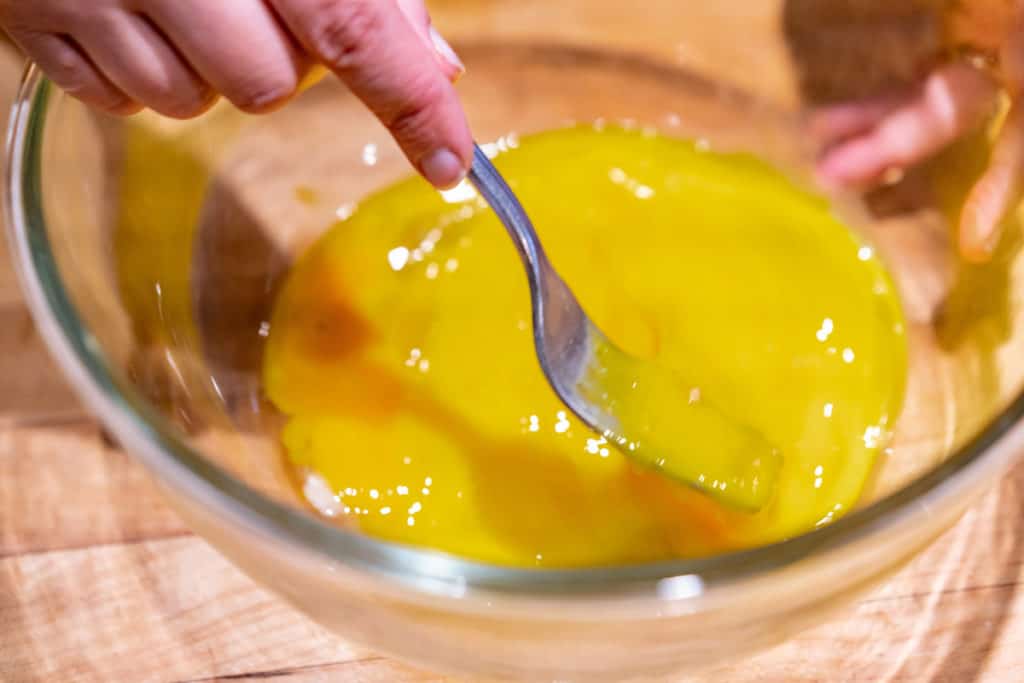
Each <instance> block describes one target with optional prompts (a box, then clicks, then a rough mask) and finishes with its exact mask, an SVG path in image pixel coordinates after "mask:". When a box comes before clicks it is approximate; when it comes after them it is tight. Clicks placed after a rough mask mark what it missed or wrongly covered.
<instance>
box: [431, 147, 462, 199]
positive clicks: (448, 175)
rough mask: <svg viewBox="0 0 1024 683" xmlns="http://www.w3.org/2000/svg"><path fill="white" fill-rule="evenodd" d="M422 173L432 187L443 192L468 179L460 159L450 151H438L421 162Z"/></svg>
mask: <svg viewBox="0 0 1024 683" xmlns="http://www.w3.org/2000/svg"><path fill="white" fill-rule="evenodd" d="M420 172H422V173H423V177H424V178H426V179H427V180H428V181H429V182H430V184H431V185H433V186H434V187H436V188H438V189H441V190H448V189H451V188H453V187H455V186H456V185H458V184H459V183H460V182H462V179H463V178H465V177H466V169H465V168H464V167H463V165H462V162H461V161H460V160H459V157H457V156H455V153H454V152H452V151H451V150H448V149H443V148H442V149H438V150H435V151H433V152H431V153H430V154H428V155H427V156H425V157H424V158H423V160H422V161H420Z"/></svg>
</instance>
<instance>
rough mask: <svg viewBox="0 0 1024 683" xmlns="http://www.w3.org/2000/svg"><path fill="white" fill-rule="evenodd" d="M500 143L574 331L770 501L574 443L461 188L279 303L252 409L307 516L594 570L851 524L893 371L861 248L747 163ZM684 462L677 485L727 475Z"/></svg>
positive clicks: (500, 262)
mask: <svg viewBox="0 0 1024 683" xmlns="http://www.w3.org/2000/svg"><path fill="white" fill-rule="evenodd" d="M513 142H516V144H514V145H505V147H511V148H509V149H507V150H506V151H503V152H502V153H500V154H499V155H498V156H497V158H496V159H495V163H496V164H497V165H498V167H499V168H500V170H501V171H502V172H503V174H504V175H505V176H506V177H507V178H508V179H509V181H510V183H511V185H512V187H513V189H514V190H515V191H516V193H517V194H518V196H519V197H520V199H521V200H522V202H523V204H524V206H525V207H526V208H527V211H528V212H529V213H530V215H531V218H532V219H533V222H534V224H535V226H536V228H537V231H538V233H539V235H540V237H541V240H542V241H543V243H544V245H545V248H546V249H547V251H548V255H549V257H550V259H551V261H552V263H553V264H554V266H555V267H556V268H557V269H558V270H559V272H560V273H561V274H562V276H563V277H564V278H565V280H566V281H567V282H568V283H569V284H570V286H571V287H572V289H573V290H574V292H575V293H576V295H577V297H578V298H579V300H580V302H581V303H582V305H583V307H584V308H585V309H586V311H587V313H588V314H589V315H590V316H591V318H592V319H593V320H594V321H595V323H596V324H597V325H598V326H599V327H600V328H601V329H602V330H604V331H605V332H606V333H607V334H608V336H609V337H610V338H611V339H612V340H613V341H614V342H615V343H616V344H618V345H619V346H621V347H622V348H623V349H625V350H626V351H628V352H629V353H631V354H634V355H636V356H639V357H642V358H645V359H651V360H653V361H656V362H657V363H659V364H661V365H662V366H664V367H667V368H671V369H672V370H673V371H674V372H676V373H678V374H679V375H680V376H681V377H685V378H686V380H687V382H688V385H690V386H692V391H691V393H692V394H693V398H706V399H708V400H710V401H713V402H714V405H716V406H717V407H718V408H719V409H720V410H721V411H723V413H724V414H727V415H729V416H732V417H734V418H735V419H738V420H741V421H742V422H743V424H745V425H749V426H750V427H751V428H752V429H754V430H756V431H757V432H758V433H760V434H763V435H764V436H765V438H767V439H768V440H769V441H770V442H771V443H772V444H774V445H775V446H777V447H778V449H779V453H780V454H781V469H780V470H779V472H778V475H777V477H776V479H775V481H774V485H773V489H774V490H773V493H772V496H771V499H770V500H769V501H768V503H767V505H765V506H764V507H763V508H762V509H761V510H760V511H759V512H757V513H750V512H746V511H742V510H738V509H732V508H730V507H728V506H725V505H722V504H721V503H720V502H718V501H716V500H713V499H711V498H709V497H708V496H706V495H704V494H702V493H700V492H698V491H695V490H693V489H691V488H689V487H687V486H684V485H681V484H680V483H678V482H676V481H673V480H671V479H669V478H667V477H664V476H662V475H659V474H658V473H657V472H655V471H651V470H646V469H644V468H642V467H640V466H638V465H636V464H635V463H633V462H632V461H630V460H629V459H628V458H627V457H625V456H624V455H623V454H622V453H620V452H619V451H618V450H617V449H616V448H615V447H614V446H613V445H612V444H610V443H608V442H607V441H606V440H605V439H603V438H602V437H601V436H599V435H597V434H595V433H593V432H591V431H590V430H589V429H587V428H586V427H585V426H583V425H582V424H581V423H580V422H578V421H577V420H576V419H575V418H574V417H573V416H572V415H571V414H570V413H569V411H568V410H567V409H566V408H565V407H564V406H563V405H562V404H561V403H560V402H559V400H558V398H557V397H556V396H555V395H554V393H553V392H552V390H551V389H550V388H549V386H548V384H547V383H546V381H545V378H544V376H543V374H542V372H541V370H540V367H539V365H538V362H537V358H536V355H535V352H534V348H533V343H532V336H531V335H532V330H531V322H530V321H531V312H530V298H529V290H528V286H527V283H526V279H525V277H524V274H523V271H522V265H521V264H520V262H519V259H518V256H517V254H516V252H515V250H514V248H513V247H512V245H511V244H510V243H509V240H508V236H507V235H506V233H505V230H504V229H503V227H502V226H501V224H500V223H499V222H498V220H497V218H496V217H495V216H494V215H493V213H492V212H491V211H490V210H489V209H488V208H487V206H486V204H485V203H484V202H483V201H482V200H481V199H480V198H479V197H478V196H477V195H476V193H475V192H473V191H472V189H471V188H470V187H469V186H468V185H466V184H463V185H461V186H460V187H458V188H456V189H455V190H453V191H450V192H447V193H443V194H439V193H437V192H436V191H434V190H433V189H431V188H430V187H428V186H427V185H426V183H424V182H423V181H422V180H419V179H410V180H408V181H405V182H401V183H399V184H397V185H395V186H393V187H390V188H387V189H385V190H383V191H381V192H379V193H377V194H375V195H373V196H372V197H369V198H367V199H366V200H365V201H364V202H362V204H361V205H360V206H359V208H358V210H357V211H355V213H354V214H353V215H352V216H351V217H349V218H348V219H346V220H344V221H342V222H340V223H338V224H337V225H336V226H334V227H333V228H332V229H331V230H330V231H329V232H327V233H326V234H325V235H324V236H323V237H322V238H321V239H320V240H319V241H318V242H317V243H316V244H315V245H314V246H313V247H312V248H310V249H309V251H308V252H307V253H306V254H305V255H304V256H303V257H302V258H301V259H300V260H299V262H298V263H297V264H296V266H295V268H294V269H293V271H292V272H291V273H290V274H289V276H288V279H287V282H286V284H285V286H284V288H283V289H282V291H281V293H280V295H279V298H278V300H277V303H276V307H275V313H274V316H273V320H272V324H271V331H270V335H269V339H268V342H267V347H266V352H265V357H264V380H265V386H266V391H267V394H268V396H269V397H270V399H271V400H272V401H273V402H274V403H275V405H276V406H277V407H278V409H279V410H280V411H281V412H282V413H283V414H284V415H285V416H286V418H287V424H286V426H285V427H284V430H283V433H282V442H283V444H284V449H285V451H286V454H287V458H288V460H289V462H290V464H291V465H292V466H293V467H294V468H295V471H296V473H297V474H298V475H299V477H300V481H302V482H304V484H305V486H306V489H307V493H310V499H311V500H315V502H316V503H317V507H318V508H319V509H320V510H321V511H322V512H323V513H325V514H327V515H329V516H333V517H336V518H337V519H338V520H339V521H340V522H342V523H345V524H347V525H349V526H352V527H354V528H357V529H359V530H360V531H361V532H363V533H366V534H368V535H371V536H373V537H377V538H381V539H386V540H390V541H396V542H400V543H406V544H411V545H415V546H421V547H428V548H433V549H437V550H442V551H447V552H450V553H454V554H457V555H461V556H464V557H467V558H471V559H475V560H480V561H484V562H489V563H495V564H501V565H510V566H545V567H583V566H608V565H616V564H624V563H634V562H644V561H654V560H664V559H670V558H679V557H695V556H703V555H708V554H712V553H716V552H722V551H727V550H734V549H739V548H744V547H751V546H756V545H761V544H765V543H769V542H773V541H777V540H781V539H784V538H786V537H790V536H793V535H796V534H799V533H802V532H804V531H807V530H809V529H812V528H814V527H815V526H816V525H820V524H824V523H827V522H829V521H831V520H832V519H834V518H836V517H837V516H839V515H841V514H843V513H844V512H846V511H847V510H848V509H849V508H850V507H851V506H852V505H854V504H855V503H856V501H857V497H858V495H859V494H860V492H861V490H862V488H863V486H864V483H865V481H866V479H867V478H868V476H869V474H870V472H871V469H872V465H873V461H874V459H875V456H876V454H877V453H878V451H879V449H880V448H881V447H882V446H883V445H884V439H885V437H886V434H887V433H888V431H889V430H890V429H891V427H892V423H893V420H894V419H895V417H896V415H897V414H898V412H899V408H900V405H901V401H902V397H903V387H904V381H905V375H906V362H907V361H906V342H905V339H904V332H903V318H902V314H901V310H900V307H899V302H898V299H897V296H896V294H895V292H894V290H893V287H892V284H891V282H890V279H889V278H888V276H887V274H886V272H885V270H884V268H883V266H882V265H881V264H880V262H879V261H878V259H877V258H876V256H875V254H874V252H873V250H872V249H871V247H870V246H869V245H867V244H865V243H864V242H862V241H861V240H860V239H859V238H858V237H857V236H856V235H855V234H854V233H853V232H851V231H850V230H849V229H848V228H847V227H846V226H844V225H843V224H842V223H840V222H838V221H837V220H836V218H834V217H833V215H832V213H831V212H830V210H829V207H828V205H827V204H826V203H825V202H824V200H821V199H819V198H816V197H814V196H813V195H810V194H807V193H805V192H804V191H802V190H800V189H798V188H797V187H795V186H794V185H792V184H791V183H790V182H788V181H787V180H786V178H785V177H784V176H783V175H781V174H780V173H779V172H777V171H775V170H774V169H772V168H771V167H770V166H768V165H766V164H765V163H763V162H761V161H758V160H756V159H754V158H752V157H749V156H744V155H734V154H729V155H727V154H720V153H715V152H712V151H708V150H706V149H704V148H703V146H701V145H696V144H694V143H691V142H687V141H681V140H675V139H670V138H666V137H661V136H657V135H648V134H644V133H641V132H637V131H627V130H621V129H613V128H606V129H603V130H601V131H598V130H595V129H594V128H591V127H578V128H572V129H568V130H560V131H552V132H549V133H544V134H540V135H535V136H531V137H527V138H523V139H522V140H520V141H513ZM673 438H674V439H676V440H678V443H676V444H675V447H676V449H677V450H678V457H679V458H682V459H690V460H689V461H688V462H694V463H698V464H699V463H700V462H701V459H702V458H710V457H713V454H714V453H715V451H716V444H715V443H714V442H713V437H711V436H709V435H708V434H705V433H702V432H700V431H699V430H698V431H697V432H695V433H692V434H690V433H680V434H679V435H678V436H676V434H675V432H673ZM313 489H315V491H313ZM314 494H315V495H314Z"/></svg>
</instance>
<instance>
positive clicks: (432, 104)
mask: <svg viewBox="0 0 1024 683" xmlns="http://www.w3.org/2000/svg"><path fill="white" fill-rule="evenodd" d="M405 92H406V93H407V95H406V97H405V98H403V99H402V101H401V102H399V103H397V104H396V105H395V106H394V108H393V110H392V111H390V112H387V113H386V114H385V115H384V116H382V119H383V121H384V124H385V125H386V126H387V127H388V129H389V130H390V131H391V132H392V133H393V134H394V135H395V137H397V138H399V139H400V140H403V141H405V142H406V143H407V144H412V145H414V146H416V145H419V144H420V143H426V142H428V139H427V138H429V137H430V136H431V135H432V131H433V129H434V126H433V125H431V124H432V120H433V118H434V116H435V111H436V107H437V105H438V103H440V102H441V100H442V98H443V97H444V93H443V90H442V87H441V82H440V81H439V80H438V79H427V78H421V82H412V83H409V84H408V86H407V90H405Z"/></svg>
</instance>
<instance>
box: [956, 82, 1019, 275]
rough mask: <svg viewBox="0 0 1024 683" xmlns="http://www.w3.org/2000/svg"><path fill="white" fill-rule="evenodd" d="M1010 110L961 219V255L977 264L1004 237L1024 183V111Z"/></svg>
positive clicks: (989, 255)
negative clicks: (1003, 231)
mask: <svg viewBox="0 0 1024 683" xmlns="http://www.w3.org/2000/svg"><path fill="white" fill-rule="evenodd" d="M1021 104H1022V103H1020V102H1017V103H1014V104H1013V105H1012V106H1011V107H1010V112H1009V113H1008V114H1007V117H1006V120H1005V121H1004V122H1003V126H1002V128H1001V129H1000V131H999V136H998V137H997V138H996V141H995V145H994V146H993V148H992V157H991V159H990V161H989V166H988V169H986V171H985V173H984V175H982V177H981V179H980V180H978V182H977V183H975V185H974V187H973V188H971V192H970V194H969V195H968V196H967V201H965V202H964V208H963V211H962V213H961V215H960V253H961V254H963V256H964V258H966V259H967V260H968V261H971V262H974V263H984V262H985V261H987V260H988V259H989V258H991V256H992V253H993V252H994V251H995V249H996V247H997V246H999V238H1000V237H1001V236H1002V228H1003V225H1002V223H1003V220H1004V219H1005V218H1006V216H1007V215H1008V214H1009V213H1010V212H1011V211H1013V210H1014V208H1016V205H1017V203H1018V202H1019V201H1020V198H1021V194H1022V191H1024V187H1022V180H1024V108H1022V106H1021Z"/></svg>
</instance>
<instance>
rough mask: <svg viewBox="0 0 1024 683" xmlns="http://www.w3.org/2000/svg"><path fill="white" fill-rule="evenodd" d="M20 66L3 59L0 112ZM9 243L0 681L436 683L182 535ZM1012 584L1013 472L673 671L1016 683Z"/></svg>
mask: <svg viewBox="0 0 1024 683" xmlns="http://www.w3.org/2000/svg"><path fill="white" fill-rule="evenodd" d="M737 45H739V43H738V44H737ZM734 47H735V46H734ZM18 68H19V64H18V61H17V60H16V59H12V58H11V57H10V55H6V56H5V57H3V58H2V59H0V105H2V106H4V107H6V105H7V103H8V102H9V101H10V99H11V89H12V87H13V83H14V82H15V80H13V79H14V75H16V73H17V70H18ZM5 249H6V248H5V246H4V244H3V242H2V241H0V377H2V378H3V379H2V384H0V386H2V388H3V390H2V391H0V682H3V683H7V682H13V683H22V682H30V681H85V682H89V681H104V682H105V681H118V682H120V681H125V682H134V681H153V682H154V683H164V682H167V683H169V682H186V681H188V682H197V681H266V680H283V681H284V680H286V681H289V682H294V683H304V682H310V683H312V682H316V681H340V682H342V683H348V682H360V683H372V682H376V681H379V682H385V681H386V682H394V683H403V682H413V681H442V680H449V679H446V678H442V677H438V676H435V675H432V674H430V673H426V672H420V671H415V670H412V669H409V668H407V667H405V666H404V665H401V664H398V663H395V662H393V661H391V660H389V659H387V658H386V657H382V656H380V655H378V654H374V653H370V652H366V651H362V650H359V649H356V648H354V647H352V646H350V645H348V644H346V643H345V642H343V641H341V640H338V639H337V638H335V637H333V636H332V635H330V634H328V633H326V632H325V631H324V630H322V629H321V628H320V627H318V626H316V625H314V624H312V623H311V622H309V621H308V620H307V619H305V618H304V617H303V616H302V615H300V614H298V613H296V612H295V611H293V610H292V609H291V608H290V607H288V606H287V605H285V604H284V603H283V602H281V601H279V600H277V599H276V598H274V597H273V596H271V595H269V594H268V593H267V592H265V591H264V590H262V589H261V588H260V587H259V586H257V585H255V584H253V583H252V582H251V581H250V580H248V579H247V578H246V577H244V576H243V575H242V574H241V573H240V572H238V571H237V570H235V569H234V568H233V567H232V566H231V565H229V564H228V563H227V562H226V561H225V560H224V559H222V558H221V557H220V556H219V555H218V554H217V553H216V552H215V551H213V550H212V549H211V548H210V547H209V546H208V545H206V544H205V543H204V542H203V541H202V540H201V539H199V538H198V537H196V536H194V535H192V534H191V533H190V532H189V531H188V530H187V529H186V528H185V527H184V526H183V524H182V523H181V522H180V521H179V519H178V518H177V517H176V516H175V514H174V513H173V512H172V511H171V510H170V509H169V508H167V507H166V506H165V505H164V503H163V502H162V500H161V497H160V494H159V492H158V491H157V489H156V488H155V487H154V486H153V484H152V483H151V482H150V481H149V480H148V479H147V477H146V476H145V474H144V473H143V472H142V471H141V468H140V467H139V466H138V465H136V464H135V463H134V462H133V461H132V459H131V457H130V456H128V455H126V454H124V453H122V452H120V451H119V450H117V449H115V448H112V447H111V446H110V445H109V444H108V443H106V442H105V440H104V439H103V438H102V435H101V432H100V430H99V428H98V427H97V425H96V424H95V423H94V422H93V421H92V420H91V418H90V417H89V416H88V414H87V412H86V411H85V410H83V408H82V407H81V406H80V404H79V403H78V402H77V401H76V400H75V398H74V397H73V396H72V395H71V393H70V392H69V391H68V390H67V388H66V387H65V385H64V383H63V381H62V379H61V377H60V374H59V372H57V371H56V369H55V368H54V366H53V364H52V362H51V361H50V360H49V358H48V357H47V355H46V353H45V352H44V350H43V348H42V344H41V342H40V340H39V338H38V336H37V334H36V332H35V330H34V328H33V326H32V323H31V320H30V318H29V316H28V313H27V311H26V310H25V308H24V305H23V303H22V301H21V298H20V295H19V293H18V291H17V287H16V285H15V281H14V277H13V274H12V271H11V269H10V266H9V258H8V255H7V254H6V253H5ZM1022 581H1024V468H1018V469H1017V470H1016V471H1015V472H1013V473H1012V474H1011V475H1010V476H1008V477H1007V478H1006V479H1005V481H1004V482H1002V484H1001V485H1000V486H998V487H996V488H994V489H993V491H992V492H991V494H990V495H989V496H987V497H986V498H985V499H984V500H983V501H982V502H981V503H980V504H979V505H978V506H976V507H975V508H974V509H972V510H971V511H970V512H969V513H968V514H967V515H966V516H965V518H964V519H963V520H962V521H961V522H960V523H959V524H958V525H957V526H956V527H955V528H953V529H952V530H951V531H950V532H948V533H947V534H946V535H945V536H944V537H943V538H942V539H941V540H940V541H939V542H938V543H936V544H935V545H934V546H933V547H932V548H930V549H929V550H928V551H927V552H926V553H924V554H922V555H921V556H920V557H918V558H917V559H916V560H915V561H914V562H912V563H911V564H910V565H909V566H907V567H906V568H905V569H904V570H903V571H902V572H900V573H899V574H898V575H896V576H895V577H894V578H892V579H891V580H890V581H889V582H888V583H887V584H886V585H884V586H882V587H880V588H879V589H877V590H875V591H874V592H873V593H872V594H871V595H869V596H868V597H866V598H865V599H863V600H861V601H860V602H859V603H858V604H856V605H854V606H852V607H851V608H850V609H849V610H848V612H847V613H846V614H845V615H842V616H841V617H839V618H837V619H836V620H835V621H833V622H832V623H830V624H826V625H824V626H821V627H819V628H817V629H814V630H812V631H809V632H807V633H805V634H803V635H801V636H799V637H798V638H796V639H794V640H792V641H790V642H788V643H786V644H784V645H782V646H780V647H778V648H776V649H774V650H772V651H769V652H766V653H763V654H762V655H759V656H757V657H755V658H753V659H750V660H747V661H743V662H736V663H735V664H733V665H732V666H730V667H727V668H722V669H719V670H716V671H712V672H708V673H707V674H705V675H703V676H702V677H700V678H698V679H689V678H685V677H681V678H679V679H678V680H679V681H684V680H699V681H731V682H738V683H744V682H754V681H761V682H774V681H780V682H783V681H786V682H803V683H811V682H817V681H822V682H824V681H865V682H867V681H906V682H908V683H909V682H914V683H917V682H919V681H949V682H950V683H970V682H972V681H986V682H1003V681H1005V682H1016V681H1021V680H1024V590H1021V588H1020V587H1021V583H1022Z"/></svg>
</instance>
